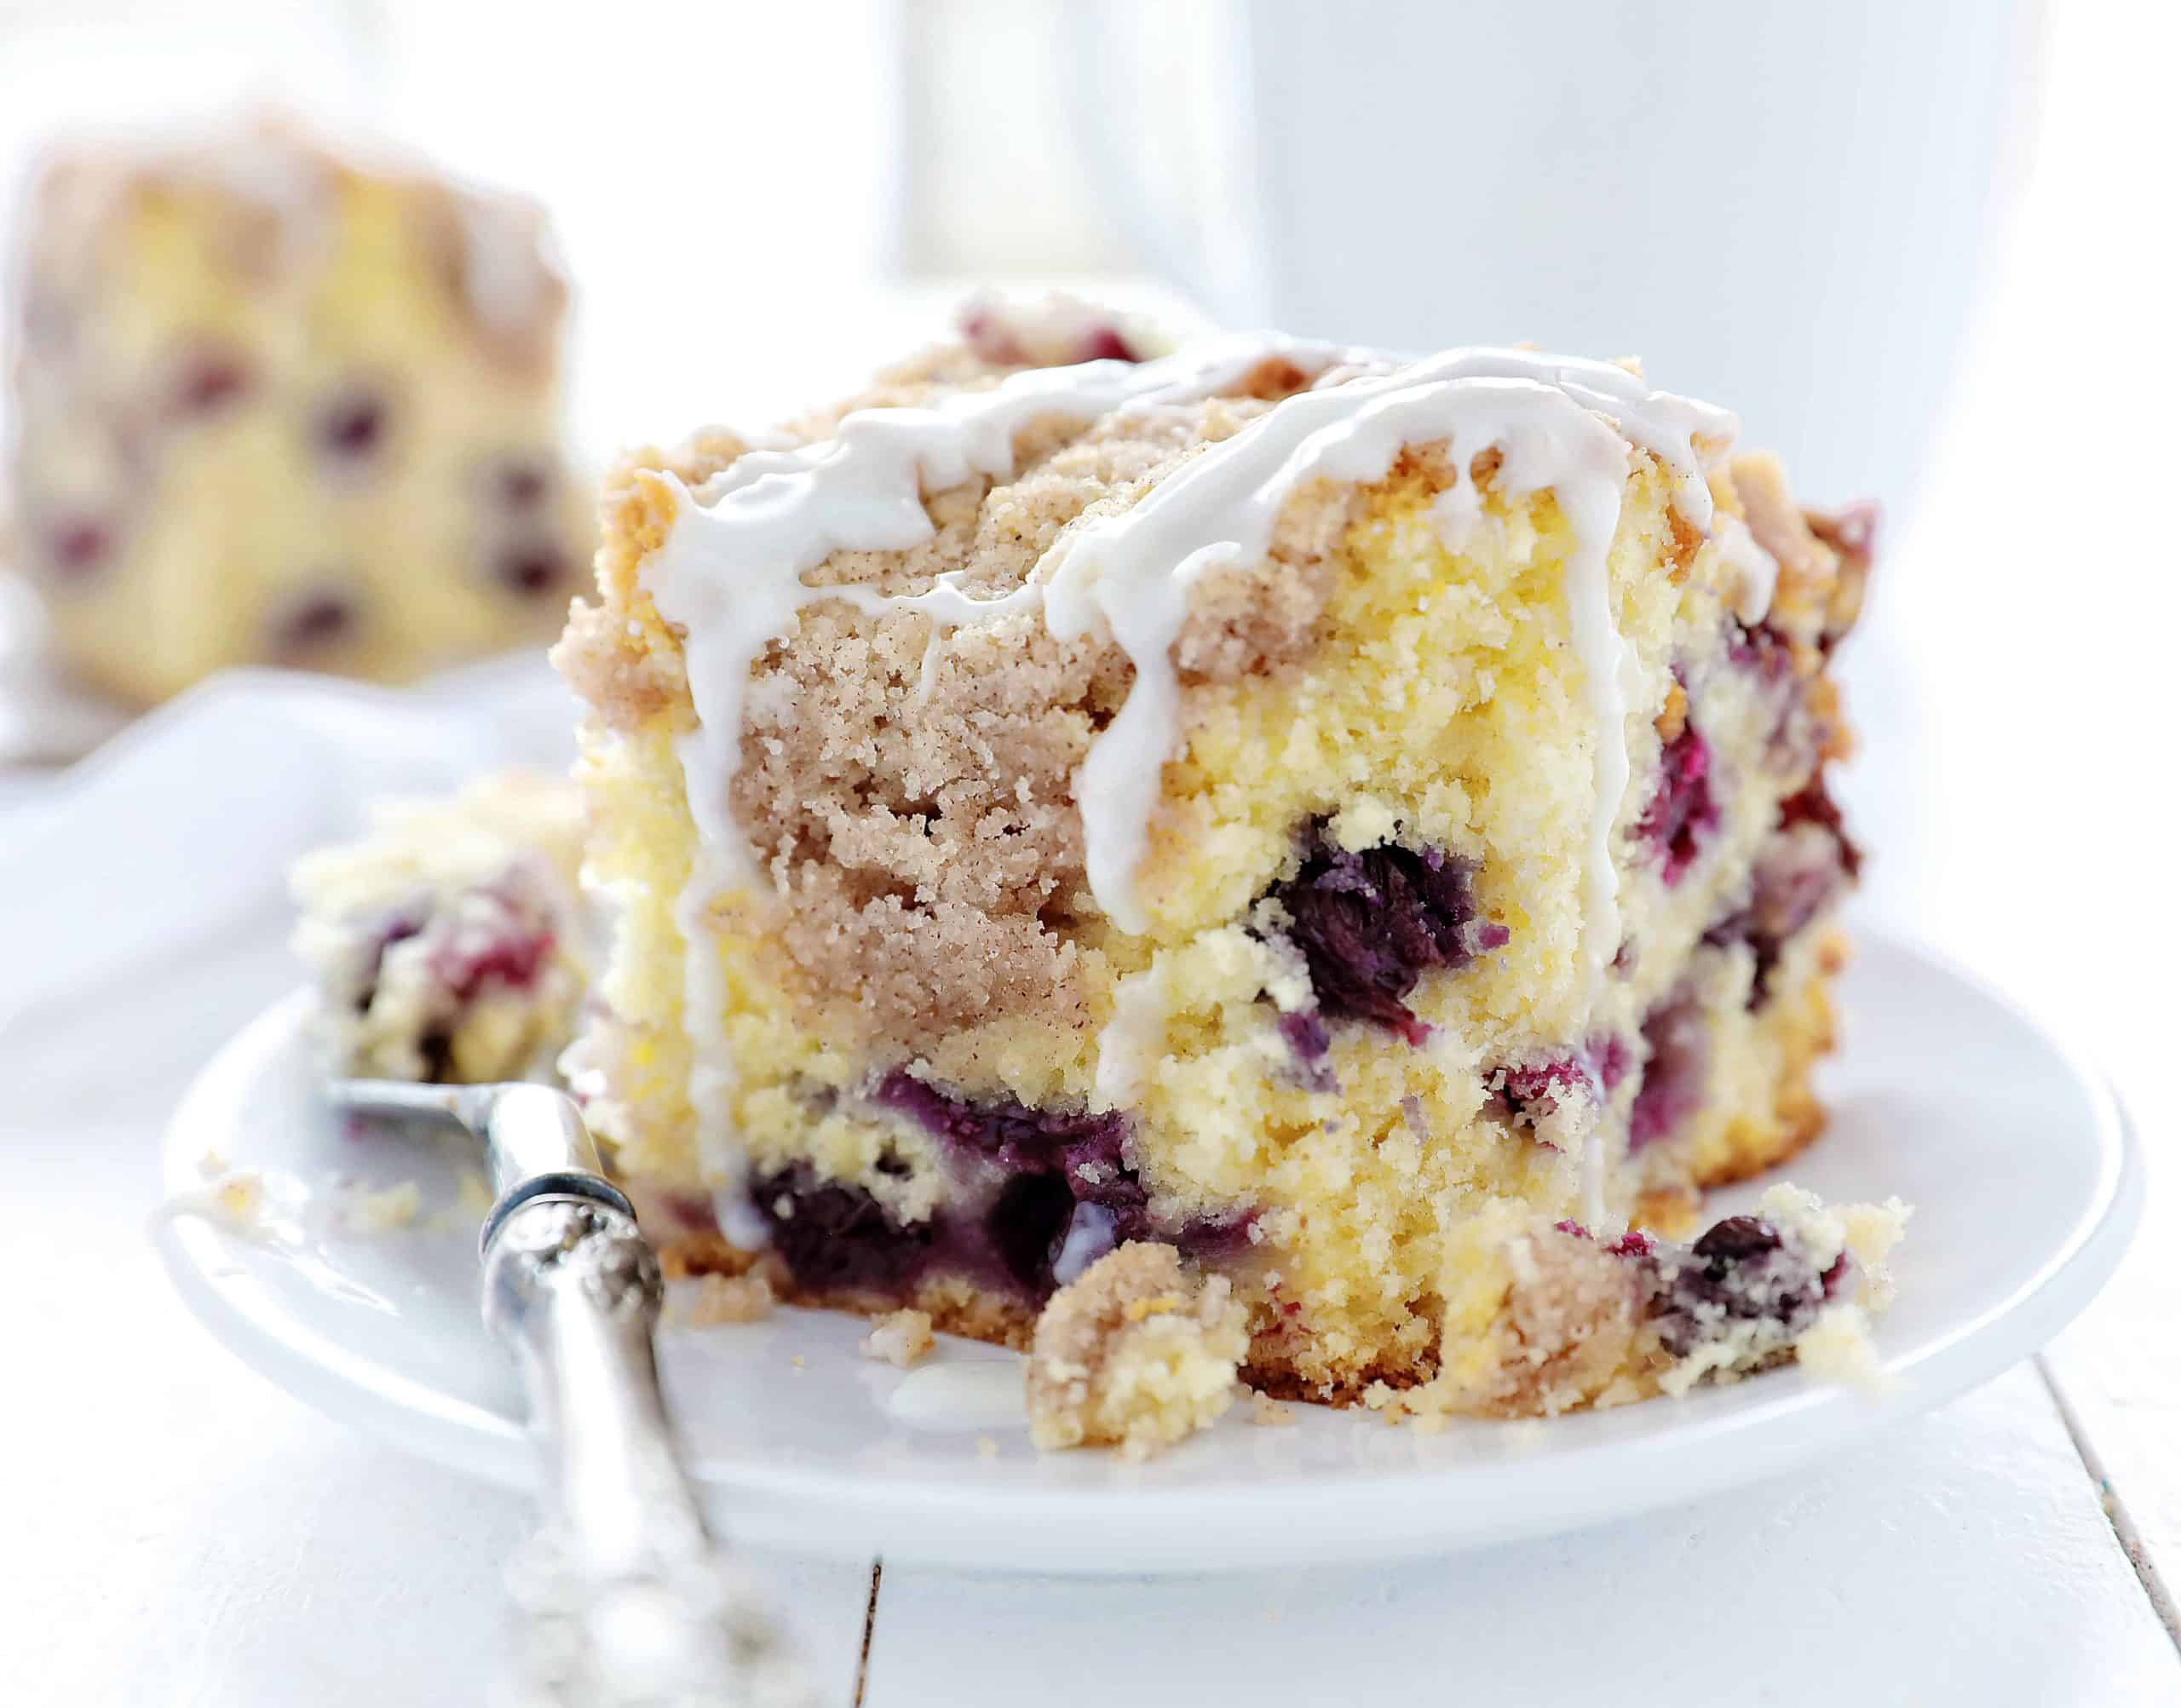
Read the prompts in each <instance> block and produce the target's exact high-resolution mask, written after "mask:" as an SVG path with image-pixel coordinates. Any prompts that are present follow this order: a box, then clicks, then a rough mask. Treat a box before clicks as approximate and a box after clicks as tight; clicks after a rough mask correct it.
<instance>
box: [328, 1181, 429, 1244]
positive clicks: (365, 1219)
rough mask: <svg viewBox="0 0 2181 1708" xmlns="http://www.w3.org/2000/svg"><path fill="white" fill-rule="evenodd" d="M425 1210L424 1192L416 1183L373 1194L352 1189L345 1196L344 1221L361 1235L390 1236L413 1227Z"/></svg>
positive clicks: (404, 1182) (358, 1188)
mask: <svg viewBox="0 0 2181 1708" xmlns="http://www.w3.org/2000/svg"><path fill="white" fill-rule="evenodd" d="M423 1207H424V1189H423V1188H422V1187H421V1186H419V1185H417V1182H415V1181H413V1180H404V1181H397V1182H394V1184H393V1185H392V1186H388V1187H381V1188H377V1189H376V1190H374V1189H373V1188H369V1187H351V1188H349V1189H348V1191H347V1192H345V1193H343V1194H342V1217H341V1219H342V1222H344V1223H345V1224H346V1225H347V1226H348V1228H350V1229H352V1230H353V1231H354V1232H355V1233H358V1234H390V1233H393V1232H394V1231H395V1230H396V1229H398V1228H407V1227H410V1226H411V1225H413V1224H414V1223H415V1222H416V1220H417V1215H418V1214H419V1212H421V1211H423Z"/></svg>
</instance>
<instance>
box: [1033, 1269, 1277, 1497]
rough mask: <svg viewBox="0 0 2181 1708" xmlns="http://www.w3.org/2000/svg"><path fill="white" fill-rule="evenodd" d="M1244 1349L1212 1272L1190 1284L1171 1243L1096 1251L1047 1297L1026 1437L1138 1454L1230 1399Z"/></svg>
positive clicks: (1167, 1441) (1221, 1284)
mask: <svg viewBox="0 0 2181 1708" xmlns="http://www.w3.org/2000/svg"><path fill="white" fill-rule="evenodd" d="M1248 1348H1249V1334H1248V1330H1247V1327H1246V1318H1245V1315H1244V1313H1243V1310H1242V1308H1241V1306H1240V1303H1238V1302H1237V1301H1236V1300H1235V1298H1234V1289H1233V1287H1232V1285H1231V1284H1230V1283H1229V1281H1228V1280H1227V1278H1226V1277H1225V1276H1223V1275H1212V1276H1208V1277H1202V1278H1192V1277H1191V1276H1189V1275H1188V1274H1187V1272H1186V1271H1185V1270H1184V1269H1183V1265H1182V1260H1181V1256H1180V1254H1179V1253H1178V1252H1177V1251H1175V1250H1174V1248H1173V1247H1172V1246H1171V1245H1153V1244H1148V1243H1143V1242H1135V1243H1131V1244H1129V1245H1122V1246H1120V1247H1119V1248H1118V1249H1116V1250H1114V1251H1110V1252H1108V1253H1107V1255H1106V1256H1104V1257H1101V1258H1100V1259H1099V1260H1098V1261H1097V1262H1096V1263H1093V1264H1092V1265H1091V1267H1090V1268H1088V1269H1086V1270H1085V1271H1084V1272H1083V1274H1081V1275H1080V1276H1079V1277H1078V1278H1077V1279H1076V1280H1073V1281H1072V1282H1070V1283H1069V1284H1068V1285H1067V1286H1065V1287H1062V1289H1061V1290H1060V1291H1058V1292H1056V1293H1055V1294H1054V1295H1053V1297H1052V1298H1051V1300H1050V1303H1047V1304H1046V1306H1045V1308H1044V1312H1043V1314H1040V1315H1039V1319H1038V1328H1037V1333H1036V1336H1035V1337H1034V1338H1033V1341H1032V1343H1031V1347H1030V1359H1029V1367H1028V1372H1027V1400H1028V1405H1029V1412H1030V1439H1031V1440H1032V1441H1034V1442H1035V1443H1036V1444H1037V1445H1038V1446H1039V1447H1041V1448H1044V1449H1046V1450H1047V1451H1053V1450H1056V1449H1059V1448H1063V1447H1074V1446H1119V1448H1120V1449H1121V1451H1122V1452H1123V1454H1124V1455H1125V1456H1126V1457H1127V1458H1132V1459H1140V1458H1148V1457H1149V1456H1150V1455H1151V1454H1153V1453H1155V1452H1159V1451H1160V1449H1161V1448H1164V1447H1166V1446H1171V1445H1172V1444H1173V1443H1175V1442H1176V1441H1181V1440H1182V1439H1183V1437H1184V1436H1187V1435H1191V1434H1194V1432H1195V1431H1196V1430H1198V1429H1203V1428H1205V1427H1206V1425H1208V1424H1210V1423H1212V1422H1213V1421H1214V1420H1215V1419H1217V1418H1218V1417H1220V1415H1221V1414H1222V1413H1223V1412H1225V1411H1226V1410H1227V1408H1228V1407H1229V1406H1231V1405H1233V1404H1234V1395H1235V1391H1236V1383H1235V1372H1236V1370H1237V1368H1238V1366H1240V1363H1241V1360H1242V1356H1243V1354H1244V1353H1245V1352H1246V1351H1247V1350H1248Z"/></svg>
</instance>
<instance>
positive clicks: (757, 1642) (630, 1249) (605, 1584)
mask: <svg viewBox="0 0 2181 1708" xmlns="http://www.w3.org/2000/svg"><path fill="white" fill-rule="evenodd" d="M569 1184H570V1185H571V1186H573V1187H575V1188H576V1189H575V1190H573V1191H568V1190H563V1191H546V1192H543V1193H539V1192H536V1191H534V1190H533V1191H532V1192H531V1193H529V1194H528V1195H527V1196H524V1197H522V1198H521V1199H519V1200H517V1201H515V1202H513V1203H508V1204H506V1205H504V1208H502V1209H497V1210H496V1211H495V1212H494V1216H493V1219H492V1222H491V1223H489V1224H488V1226H489V1227H490V1228H491V1232H490V1234H489V1235H488V1237H487V1240H486V1249H485V1276H484V1291H485V1298H484V1307H485V1321H486V1326H487V1327H488V1328H489V1329H490V1330H491V1331H492V1333H493V1334H494V1335H495V1336H496V1337H498V1339H499V1340H500V1341H501V1342H502V1343H503V1344H504V1345H505V1346H507V1347H508V1348H509V1349H510V1350H511V1351H512V1352H513V1354H514V1355H515V1360H516V1363H517V1365H518V1366H519V1367H520V1370H521V1377H522V1382H523V1385H524V1387H525V1389H527V1393H528V1397H529V1401H530V1433H531V1436H532V1440H533V1441H535V1442H536V1444H537V1446H538V1458H539V1462H540V1468H541V1472H542V1479H541V1480H542V1486H543V1487H542V1492H543V1504H544V1523H543V1526H542V1527H541V1529H540V1530H539V1533H538V1536H537V1537H536V1538H535V1539H534V1540H533V1541H532V1543H531V1544H529V1545H528V1546H527V1548H526V1549H525V1550H523V1551H522V1553H521V1556H519V1557H518V1559H517V1561H515V1563H514V1565H512V1566H511V1567H510V1568H509V1590H510V1594H511V1596H512V1598H513V1600H514V1602H515V1611H516V1618H517V1621H518V1625H519V1629H518V1631H517V1634H516V1656H515V1671H516V1673H517V1675H518V1677H519V1679H520V1681H521V1683H520V1691H521V1694H517V1695H515V1700H516V1701H518V1702H521V1703H522V1704H524V1705H526V1708H527V1705H532V1704H536V1705H541V1708H542V1705H547V1704H551V1705H566V1708H577V1705H581V1708H624V1705H625V1708H635V1705H637V1704H646V1705H653V1704H656V1705H660V1708H665V1705H678V1704H684V1703H687V1704H695V1703H700V1702H701V1703H704V1704H706V1705H716V1708H726V1705H740V1704H751V1705H755V1704H757V1703H761V1702H780V1703H786V1702H791V1701H796V1700H799V1699H801V1695H800V1689H799V1685H798V1683H797V1679H796V1676H795V1670H794V1668H793V1666H792V1664H791V1662H790V1660H789V1659H788V1658H787V1656H786V1653H785V1651H784V1649H783V1648H782V1646H781V1644H780V1642H779V1640H778V1638H777V1636H776V1635H775V1633H774V1630H773V1628H772V1626H771V1625H770V1622H769V1621H768V1619H766V1617H765V1615H764V1613H763V1611H762V1607H760V1606H759V1604H758V1602H757V1597H756V1596H754V1595H753V1594H751V1589H750V1585H748V1584H746V1583H745V1581H744V1579H743V1577H742V1574H741V1573H740V1572H739V1570H737V1569H736V1568H734V1567H731V1566H730V1565H729V1563H728V1561H726V1559H725V1558H724V1556H722V1553H721V1552H720V1550H718V1549H717V1548H716V1545H715V1544H714V1543H713V1541H712V1538H711V1535H710V1533H708V1532H707V1530H706V1529H705V1521H704V1518H703V1515H702V1514H701V1513H700V1512H699V1509H698V1505H697V1502H696V1498H695V1496H694V1495H693V1492H691V1489H690V1486H689V1482H688V1477H687V1475H685V1474H684V1472H683V1470H682V1464H681V1458H680V1455H679V1452H678V1451H677V1449H676V1444H675V1441H674V1435H673V1432H672V1429H671V1428H670V1425H669V1423H668V1422H667V1418H666V1410H665V1405H664V1403H663V1401H662V1400H661V1398H660V1395H659V1368H658V1364H657V1360H656V1358H655V1356H654V1354H653V1340H652V1336H653V1330H654V1329H655V1327H656V1326H657V1324H658V1321H659V1303H660V1299H661V1297H662V1288H661V1284H660V1280H659V1260H658V1258H657V1257H655V1256H654V1255H653V1251H652V1249H651V1246H650V1245H649V1244H648V1242H647V1241H646V1239H644V1237H643V1235H642V1233H641V1232H639V1231H638V1229H637V1227H636V1218H635V1217H634V1216H630V1214H628V1212H627V1211H625V1210H624V1209H623V1208H622V1207H620V1205H619V1203H617V1202H614V1201H613V1199H619V1193H613V1189H612V1188H610V1187H607V1186H606V1183H605V1182H603V1181H602V1180H601V1181H598V1182H597V1184H598V1186H599V1187H601V1188H604V1193H610V1194H611V1199H609V1198H607V1196H604V1195H603V1194H601V1193H592V1192H590V1191H588V1190H584V1189H583V1188H582V1186H581V1185H580V1184H579V1183H578V1182H570V1183H569ZM507 1196H508V1197H509V1198H510V1199H513V1198H514V1197H515V1193H512V1192H510V1193H508V1194H507Z"/></svg>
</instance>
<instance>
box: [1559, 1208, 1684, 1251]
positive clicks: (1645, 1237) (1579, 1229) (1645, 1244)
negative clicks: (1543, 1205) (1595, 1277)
mask: <svg viewBox="0 0 2181 1708" xmlns="http://www.w3.org/2000/svg"><path fill="white" fill-rule="evenodd" d="M1552 1226H1553V1229H1554V1231H1555V1232H1556V1233H1560V1234H1573V1235H1574V1237H1575V1238H1576V1239H1597V1235H1595V1234H1592V1233H1591V1230H1590V1229H1589V1228H1585V1226H1584V1225H1583V1224H1582V1223H1581V1222H1577V1221H1575V1220H1574V1219H1573V1218H1572V1217H1571V1218H1569V1219H1568V1220H1567V1221H1564V1222H1554V1223H1553V1224H1552ZM1658 1246H1659V1242H1658V1241H1657V1240H1655V1239H1653V1238H1652V1237H1651V1236H1650V1235H1649V1234H1646V1233H1644V1232H1643V1229H1642V1228H1629V1229H1628V1230H1627V1231H1626V1233H1624V1234H1621V1236H1620V1238H1619V1239H1614V1240H1612V1241H1610V1242H1609V1243H1606V1244H1602V1245H1599V1247H1598V1249H1599V1250H1600V1251H1603V1252H1604V1253H1605V1254H1606V1256H1608V1257H1649V1256H1650V1255H1651V1254H1652V1253H1653V1252H1654V1251H1657V1250H1658Z"/></svg>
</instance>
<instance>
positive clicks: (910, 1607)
mask: <svg viewBox="0 0 2181 1708" xmlns="http://www.w3.org/2000/svg"><path fill="white" fill-rule="evenodd" d="M1419 1686H1428V1687H1430V1689H1431V1692H1432V1694H1433V1696H1434V1698H1436V1699H1445V1700H1447V1701H1463V1700H1467V1701H1478V1702H1499V1701H1517V1700H1519V1701H1521V1702H1522V1703H1524V1704H1525V1705H1528V1708H1552V1705H1560V1704H1566V1705H1568V1708H1579V1705H1580V1708H1595V1705H1596V1704H1597V1703H1599V1702H1604V1701H1631V1702H1670V1701H1712V1700H1720V1701H1725V1700H1732V1701H1735V1702H1737V1703H1752V1704H1757V1703H1763V1704H1775V1705H1782V1708H1788V1705H1805V1704H1806V1705H1809V1708H1839V1705H1840V1704H1842V1703H1844V1702H1850V1701H1852V1702H1856V1703H1859V1704H1878V1703H1901V1704H1915V1705H1925V1704H1929V1703H1934V1702H1977V1703H1982V1704H1988V1705H1994V1708H2011V1705H2017V1704H2020V1705H2029V1704H2041V1703H2076V1702H2101V1703H2103V1702H2114V1703H2119V1702H2129V1703H2135V1702H2144V1703H2149V1702H2165V1701H2172V1700H2177V1699H2181V1655H2177V1654H2176V1653H2175V1651H2174V1648H2173V1647H2172V1644H2171V1643H2170V1642H2168V1641H2167V1634H2166V1632H2165V1630H2163V1629H2162V1628H2161V1625H2160V1624H2159V1622H2158V1620H2157V1619H2155V1617H2154V1615H2153V1613H2152V1612H2151V1608H2150V1606H2149V1602H2147V1601H2146V1600H2145V1599H2144V1596H2142V1595H2141V1593H2140V1592H2139V1591H2138V1588H2137V1585H2136V1583H2135V1579H2134V1577H2133V1574H2132V1572H2131V1571H2130V1568H2129V1566H2128V1562H2127V1561H2126V1559H2125V1558H2124V1557H2123V1556H2122V1554H2121V1550H2120V1548H2119V1546H2118V1545H2117V1544H2115V1540H2114V1538H2113V1533H2112V1531H2111V1529H2110V1528H2109V1526H2108V1525H2107V1523H2106V1520H2105V1516H2104V1514H2103V1511H2102V1510H2100V1508H2099V1505H2098V1498H2097V1495H2096V1492H2095V1491H2094V1489H2093V1488H2092V1485H2091V1483H2090V1481H2089V1480H2088V1478H2087V1477H2086V1475H2084V1473H2083V1470H2082V1468H2081V1465H2080V1462H2079V1460H2078V1459H2077V1458H2076V1456H2075V1450H2074V1447H2073V1446H2072V1445H2071V1444H2070V1442H2069V1438H2068V1435H2067V1431H2066V1429H2064V1428H2063V1424H2062V1423H2061V1420H2060V1418H2059V1416H2058V1413H2057V1410H2056V1409H2055V1407H2054V1406H2053V1404H2052V1397H2051V1395H2049V1394H2048V1392H2047V1391H2046V1388H2045V1386H2044V1384H2043V1383H2042V1382H2041V1381H2040V1378H2039V1377H2038V1374H2037V1372H2036V1371H2035V1370H2034V1368H2033V1367H2032V1366H2020V1367H2017V1369H2015V1370H2013V1371H2011V1372H2009V1373H2008V1374H2007V1375H2006V1376H2005V1377H2002V1378H2000V1380H1999V1381H1998V1382H1995V1383H1993V1384H1991V1385H1990V1386H1989V1387H1988V1388H1986V1389H1982V1391H1980V1392H1978V1393H1977V1394H1974V1395H1970V1396H1969V1397H1967V1398H1966V1399H1964V1400H1959V1401H1957V1402H1956V1403H1955V1404H1954V1405H1953V1406H1949V1407H1948V1408H1947V1409H1946V1410H1945V1411H1943V1412H1939V1413H1937V1414H1935V1415H1934V1416H1932V1417H1930V1418H1924V1419H1921V1420H1919V1422H1917V1423H1913V1424H1911V1425H1909V1426H1908V1427H1906V1428H1904V1429H1902V1430H1901V1431H1900V1432H1898V1434H1897V1435H1895V1436H1893V1437H1892V1438H1890V1440H1888V1441H1885V1442H1883V1443H1881V1444H1880V1445H1879V1446H1877V1447H1876V1448H1873V1449H1872V1450H1870V1451H1867V1452H1862V1453H1858V1454H1856V1455H1855V1456H1853V1457H1852V1458H1849V1459H1847V1460H1845V1461H1844V1462H1842V1463H1840V1464H1838V1465H1836V1466H1833V1467H1831V1468H1829V1469H1821V1470H1820V1471H1818V1472H1816V1473H1815V1474H1811V1475H1799V1476H1797V1477H1794V1478H1793V1479H1791V1480H1788V1481H1782V1482H1780V1483H1777V1484H1773V1485H1769V1486H1766V1487H1761V1488H1758V1489H1757V1490H1754V1491H1750V1492H1744V1493H1741V1494H1737V1495H1734V1496H1730V1497H1726V1498H1720V1499H1718V1500H1713V1501H1710V1502H1706V1503H1705V1504H1701V1505H1699V1506H1695V1507H1690V1508H1688V1509H1685V1510H1681V1511H1678V1512H1671V1513H1666V1514H1661V1515H1656V1516H1654V1517H1650V1518H1647V1519H1643V1520H1639V1521H1632V1522H1630V1523H1626V1524H1620V1525H1616V1526H1614V1527H1610V1528H1608V1529H1604V1530H1601V1531H1597V1532H1594V1533H1587V1534H1580V1535H1575V1536H1570V1537H1567V1538H1561V1539H1558V1540H1555V1541H1551V1542H1546V1543H1540V1544H1527V1545H1523V1546H1520V1547H1512V1548H1505V1549H1499V1550H1493V1551H1492V1552H1490V1553H1487V1554H1482V1555H1478V1556H1472V1557H1470V1558H1466V1559H1457V1560H1453V1561H1443V1562H1439V1563H1436V1564H1428V1565H1419V1566H1414V1567H1404V1568H1401V1569H1399V1570H1395V1571H1379V1572H1338V1573H1277V1574H1266V1575H1263V1576H1257V1577H1240V1578H1229V1579H1198V1580H1177V1581H1162V1580H1157V1579H1148V1580H1147V1579H1128V1580H1121V1581H1110V1582H1109V1581H1098V1580H1080V1581H1062V1580H1055V1579H964V1578H960V1577H956V1576H952V1575H948V1574H942V1573H932V1572H919V1571H913V1570H910V1569H907V1568H902V1567H897V1568H894V1569H889V1571H888V1572H887V1573H885V1577H884V1580H883V1591H882V1593H881V1595H880V1597H879V1603H878V1621H877V1626H876V1630H875V1634H874V1637H873V1641H872V1653H871V1671H870V1677H869V1681H868V1689H867V1691H866V1696H865V1703H866V1708H920V1705H926V1704H931V1705H940V1704H944V1705H947V1708H984V1705H987V1704H990V1705H993V1708H1001V1705H1005V1708H1020V1705H1021V1704H1023V1703H1026V1702H1037V1703H1040V1704H1047V1705H1051V1708H1067V1705H1070V1704H1075V1703H1081V1704H1085V1705H1086V1708H1087V1705H1099V1708H1111V1705H1113V1704H1115V1703H1132V1702H1133V1703H1146V1704H1148V1703H1166V1702H1193V1701H1225V1702H1239V1701H1247V1702H1257V1703H1264V1704H1277V1703H1288V1702H1293V1703H1305V1702H1330V1701H1354V1702H1363V1701H1371V1700H1378V1699H1384V1700H1396V1699H1409V1697H1410V1694H1411V1693H1413V1692H1414V1691H1416V1690H1417V1688H1419Z"/></svg>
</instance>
